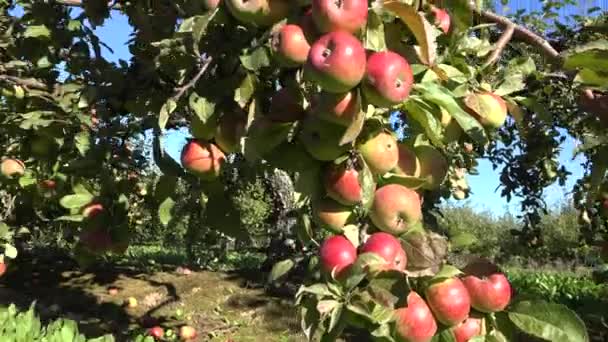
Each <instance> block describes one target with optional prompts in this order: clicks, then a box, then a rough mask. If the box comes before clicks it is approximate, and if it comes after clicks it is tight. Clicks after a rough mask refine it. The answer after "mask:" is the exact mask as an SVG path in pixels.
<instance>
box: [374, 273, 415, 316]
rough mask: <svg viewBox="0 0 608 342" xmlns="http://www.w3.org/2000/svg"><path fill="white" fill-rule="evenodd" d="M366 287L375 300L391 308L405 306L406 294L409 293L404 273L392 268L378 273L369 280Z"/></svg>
mask: <svg viewBox="0 0 608 342" xmlns="http://www.w3.org/2000/svg"><path fill="white" fill-rule="evenodd" d="M368 288H369V289H370V294H371V295H372V297H373V298H374V299H375V300H376V302H378V303H381V304H382V305H384V306H390V307H392V308H397V307H403V306H405V305H406V304H407V295H408V293H410V287H409V284H408V281H407V276H406V275H405V273H403V272H399V271H394V270H391V271H384V272H380V273H378V274H377V275H376V276H375V277H374V278H373V279H371V280H370V282H369V284H368ZM378 289H382V290H384V291H386V292H387V293H382V292H380V291H379V290H378Z"/></svg>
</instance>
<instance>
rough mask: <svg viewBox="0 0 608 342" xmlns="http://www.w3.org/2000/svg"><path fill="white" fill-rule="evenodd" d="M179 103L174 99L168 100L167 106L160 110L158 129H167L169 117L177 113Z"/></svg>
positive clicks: (164, 105)
mask: <svg viewBox="0 0 608 342" xmlns="http://www.w3.org/2000/svg"><path fill="white" fill-rule="evenodd" d="M176 108H177V103H176V102H175V100H173V99H168V100H167V102H165V104H163V106H162V107H161V108H160V114H159V115H158V127H159V128H160V129H165V126H167V122H168V121H169V115H171V113H173V112H174V111H175V109H176Z"/></svg>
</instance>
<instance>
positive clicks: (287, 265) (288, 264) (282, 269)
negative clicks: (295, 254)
mask: <svg viewBox="0 0 608 342" xmlns="http://www.w3.org/2000/svg"><path fill="white" fill-rule="evenodd" d="M294 266H295V262H294V261H293V260H291V259H285V260H283V261H279V262H277V263H276V264H274V266H273V267H272V270H271V271H270V275H269V276H268V282H269V283H273V282H275V281H277V280H279V279H281V278H282V277H284V276H285V275H287V273H289V271H291V269H292V268H293V267H294Z"/></svg>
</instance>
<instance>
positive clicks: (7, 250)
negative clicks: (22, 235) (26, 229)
mask: <svg viewBox="0 0 608 342" xmlns="http://www.w3.org/2000/svg"><path fill="white" fill-rule="evenodd" d="M4 255H5V256H6V257H7V258H11V259H15V258H16V257H17V248H15V247H13V245H11V244H9V243H7V244H5V245H4Z"/></svg>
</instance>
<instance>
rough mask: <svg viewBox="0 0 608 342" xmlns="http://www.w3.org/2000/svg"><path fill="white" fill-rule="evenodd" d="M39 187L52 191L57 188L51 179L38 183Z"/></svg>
mask: <svg viewBox="0 0 608 342" xmlns="http://www.w3.org/2000/svg"><path fill="white" fill-rule="evenodd" d="M40 187H41V188H43V189H45V190H53V189H55V188H56V187H57V182H55V181H54V180H52V179H45V180H43V181H42V182H40Z"/></svg>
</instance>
